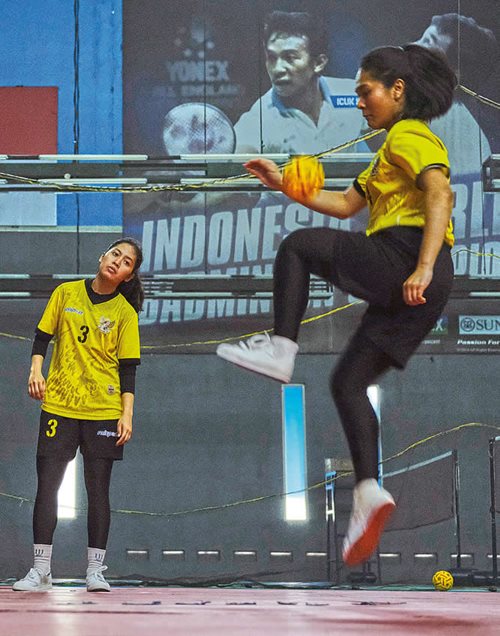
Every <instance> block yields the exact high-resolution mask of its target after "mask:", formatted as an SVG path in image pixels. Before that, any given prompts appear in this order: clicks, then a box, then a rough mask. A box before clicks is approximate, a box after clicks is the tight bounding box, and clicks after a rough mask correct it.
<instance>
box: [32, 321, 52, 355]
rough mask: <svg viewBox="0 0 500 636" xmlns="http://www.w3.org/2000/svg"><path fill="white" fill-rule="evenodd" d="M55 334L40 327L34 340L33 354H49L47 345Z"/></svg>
mask: <svg viewBox="0 0 500 636" xmlns="http://www.w3.org/2000/svg"><path fill="white" fill-rule="evenodd" d="M53 335H54V334H51V333H46V332H45V331H42V330H41V329H38V327H37V328H36V330H35V339H34V340H33V347H32V348H31V355H32V356H35V355H39V356H43V357H44V358H45V356H46V355H47V347H48V346H49V342H50V341H51V340H52V337H53Z"/></svg>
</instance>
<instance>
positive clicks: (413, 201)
mask: <svg viewBox="0 0 500 636" xmlns="http://www.w3.org/2000/svg"><path fill="white" fill-rule="evenodd" d="M431 167H438V168H440V169H442V170H443V172H444V173H445V174H446V176H447V177H448V178H449V176H450V164H449V160H448V152H447V150H446V146H445V145H444V144H443V142H442V141H441V139H439V137H437V136H436V135H435V134H434V133H433V132H432V131H431V129H430V128H429V126H428V125H427V124H426V123H425V122H423V121H421V120H419V119H402V120H401V121H398V122H397V123H396V124H394V126H393V127H392V128H391V129H390V130H389V133H388V134H387V138H386V140H385V142H384V144H383V145H382V147H381V148H380V149H379V151H378V152H377V154H376V155H375V157H374V159H373V161H372V162H371V164H370V165H369V166H368V168H367V169H366V170H364V171H363V172H362V173H361V174H360V175H359V176H358V177H357V179H356V181H355V187H356V189H358V190H359V189H361V190H362V191H363V193H364V196H365V198H366V201H367V203H368V209H369V212H370V217H369V221H368V226H367V229H366V233H367V234H368V235H369V234H373V233H374V232H379V231H380V230H385V229H387V228H389V227H394V226H398V225H402V226H410V227H420V228H423V227H424V225H425V201H424V193H423V191H422V190H420V189H419V187H418V178H419V176H420V175H421V174H422V173H423V172H424V171H425V170H428V169H429V168H431ZM430 213H432V210H431V211H430ZM444 240H445V241H446V243H447V244H448V245H450V246H453V243H454V237H453V225H452V223H451V220H450V222H449V224H448V228H447V230H446V235H445V238H444Z"/></svg>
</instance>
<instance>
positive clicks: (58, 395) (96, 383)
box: [38, 280, 140, 420]
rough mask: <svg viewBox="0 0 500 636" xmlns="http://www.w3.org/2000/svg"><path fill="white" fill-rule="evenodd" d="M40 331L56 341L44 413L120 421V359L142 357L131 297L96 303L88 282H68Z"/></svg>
mask: <svg viewBox="0 0 500 636" xmlns="http://www.w3.org/2000/svg"><path fill="white" fill-rule="evenodd" d="M106 298H108V297H106ZM38 328H39V329H41V330H42V331H44V332H45V333H48V334H52V335H54V336H55V342H54V351H53V352H52V357H51V361H50V368H49V373H48V376H47V388H46V393H45V399H44V401H43V404H42V409H43V410H44V411H47V412H49V413H54V414H55V415H62V416H65V417H71V418H75V419H87V420H106V419H118V418H120V417H121V414H122V407H121V392H120V377H119V373H118V367H119V360H125V359H128V360H136V361H138V360H139V358H140V342H139V324H138V315H137V312H136V311H135V310H134V308H133V307H132V306H131V305H130V304H129V303H128V301H127V300H126V299H125V297H124V296H122V295H121V294H117V295H116V296H112V297H110V299H109V300H105V301H104V302H97V303H95V304H94V303H93V302H92V300H91V299H90V297H89V293H88V291H87V287H86V285H85V281H84V280H80V281H76V282H69V283H63V284H62V285H59V286H58V287H57V288H56V289H55V290H54V292H53V293H52V296H51V297H50V300H49V302H48V304H47V306H46V308H45V311H44V313H43V316H42V318H41V320H40V322H39V324H38Z"/></svg>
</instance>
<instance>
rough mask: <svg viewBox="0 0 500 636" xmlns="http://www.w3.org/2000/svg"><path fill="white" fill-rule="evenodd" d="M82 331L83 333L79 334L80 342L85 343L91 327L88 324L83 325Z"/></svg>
mask: <svg viewBox="0 0 500 636" xmlns="http://www.w3.org/2000/svg"><path fill="white" fill-rule="evenodd" d="M80 331H81V332H82V335H81V336H78V342H81V343H82V344H83V343H84V342H85V341H86V340H87V335H88V333H89V331H90V329H89V328H88V327H87V325H82V326H81V327H80Z"/></svg>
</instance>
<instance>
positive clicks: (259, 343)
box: [217, 334, 299, 382]
mask: <svg viewBox="0 0 500 636" xmlns="http://www.w3.org/2000/svg"><path fill="white" fill-rule="evenodd" d="M298 350H299V347H298V345H297V343H296V342H294V341H293V340H290V339H289V338H284V337H282V336H272V337H269V336H268V335H267V334H262V335H260V334H259V335H256V336H252V337H250V338H248V340H241V341H240V342H238V343H237V344H226V343H224V344H220V345H219V346H218V347H217V355H218V356H219V357H220V358H223V359H224V360H227V361H228V362H232V363H233V364H237V365H238V366H240V367H243V368H244V369H249V370H250V371H255V372H256V373H261V374H262V375H267V376H268V377H270V378H273V379H274V380H279V381H280V382H290V380H291V378H292V374H293V367H294V364H295V356H296V355H297V351H298Z"/></svg>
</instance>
